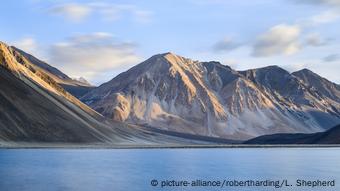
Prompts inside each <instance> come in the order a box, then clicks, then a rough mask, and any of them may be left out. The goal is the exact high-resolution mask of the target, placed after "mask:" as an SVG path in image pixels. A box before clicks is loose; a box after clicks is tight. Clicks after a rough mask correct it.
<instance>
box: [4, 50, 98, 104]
mask: <svg viewBox="0 0 340 191" xmlns="http://www.w3.org/2000/svg"><path fill="white" fill-rule="evenodd" d="M11 49H12V50H13V53H14V54H20V55H21V56H22V57H24V58H25V59H26V60H27V61H28V62H30V63H31V64H32V66H31V67H34V68H39V70H41V71H44V72H45V73H46V74H48V75H49V76H50V77H51V78H52V79H53V80H54V81H56V82H57V83H58V84H59V85H60V86H61V87H63V88H64V89H65V90H66V91H68V92H69V93H71V94H72V95H73V96H75V97H77V98H79V97H81V96H83V95H84V94H85V93H87V92H89V91H90V90H91V89H93V88H94V86H92V85H91V84H90V83H88V82H87V81H86V80H85V79H84V78H79V79H72V78H70V77H69V76H67V75H66V74H64V73H63V72H61V71H60V70H58V69H57V68H55V67H53V66H50V65H49V64H47V63H46V62H44V61H41V60H39V59H38V58H36V57H34V56H32V55H31V54H28V53H26V52H24V51H22V50H20V49H18V48H16V47H13V46H12V47H11Z"/></svg>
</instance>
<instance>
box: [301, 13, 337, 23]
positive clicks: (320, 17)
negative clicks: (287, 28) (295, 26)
mask: <svg viewBox="0 0 340 191" xmlns="http://www.w3.org/2000/svg"><path fill="white" fill-rule="evenodd" d="M339 19H340V12H339V10H338V11H335V10H327V11H324V12H321V13H320V14H317V15H314V16H312V17H309V18H305V19H301V20H298V23H299V25H300V26H303V27H315V26H319V25H321V24H328V23H333V22H336V21H338V20H339Z"/></svg>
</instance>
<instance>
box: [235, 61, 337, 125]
mask: <svg viewBox="0 0 340 191" xmlns="http://www.w3.org/2000/svg"><path fill="white" fill-rule="evenodd" d="M241 73H242V74H243V75H244V76H245V77H246V78H248V79H249V80H251V81H252V82H253V83H255V84H256V85H257V87H259V89H260V90H261V91H262V92H263V93H265V94H266V95H267V96H268V97H269V98H270V99H271V100H273V101H274V102H276V103H277V106H278V107H280V108H281V109H287V110H288V111H289V112H290V113H292V114H293V115H296V116H299V117H300V118H303V120H304V121H305V122H306V123H308V125H309V126H311V127H318V126H319V127H321V128H324V129H327V128H330V127H332V126H334V125H336V124H338V123H339V116H340V112H339V109H340V100H339V98H340V97H339V96H340V93H339V90H340V86H339V85H336V84H334V83H331V82H329V81H328V80H326V79H324V78H322V77H320V76H318V75H316V74H315V73H313V72H311V71H309V70H307V69H304V70H301V71H297V72H294V73H292V74H290V73H288V72H287V71H286V70H284V69H282V68H279V67H278V66H268V67H265V68H259V69H253V70H247V71H242V72H241ZM282 106H284V107H282Z"/></svg>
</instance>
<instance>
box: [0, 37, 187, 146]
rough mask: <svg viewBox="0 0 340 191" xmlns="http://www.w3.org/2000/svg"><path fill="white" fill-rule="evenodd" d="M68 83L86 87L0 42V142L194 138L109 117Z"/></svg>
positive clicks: (143, 141)
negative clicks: (76, 94)
mask: <svg viewBox="0 0 340 191" xmlns="http://www.w3.org/2000/svg"><path fill="white" fill-rule="evenodd" d="M28 58H29V59H28ZM65 84H67V85H69V86H74V87H77V86H78V85H84V83H83V82H78V81H75V80H72V79H71V78H69V77H67V76H66V75H65V74H63V73H62V72H60V71H59V70H57V69H55V68H53V67H51V66H49V65H48V64H46V63H44V62H41V61H39V60H38V59H36V58H34V57H32V56H30V55H28V54H25V53H23V52H22V51H20V50H18V49H17V48H15V47H10V46H7V45H6V44H5V43H2V42H0V145H2V144H4V145H8V144H9V145H12V144H15V145H28V144H29V143H46V142H48V143H64V144H91V145H92V144H100V145H102V144H105V145H129V144H130V145H131V144H133V145H145V144H146V145H148V144H161V143H162V144H166V143H167V144H170V143H186V144H189V143H191V142H192V141H188V140H184V139H183V138H175V137H171V136H167V135H164V134H159V133H153V132H149V131H145V130H143V129H141V128H136V127H135V126H131V125H127V124H124V123H120V122H117V121H112V120H107V119H105V118H104V117H103V116H102V115H101V114H99V113H97V112H96V111H94V110H92V109H91V108H89V107H88V106H87V105H85V104H83V103H82V102H81V101H79V100H78V99H77V98H76V97H74V96H73V95H71V94H70V93H69V92H67V91H66V90H65V89H64V88H63V85H65Z"/></svg>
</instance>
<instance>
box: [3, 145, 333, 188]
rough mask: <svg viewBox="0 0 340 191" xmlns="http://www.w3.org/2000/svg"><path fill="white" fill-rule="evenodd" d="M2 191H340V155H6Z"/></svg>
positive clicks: (277, 151)
mask: <svg viewBox="0 0 340 191" xmlns="http://www.w3.org/2000/svg"><path fill="white" fill-rule="evenodd" d="M297 179H303V180H329V181H331V180H335V187H322V188H320V187H317V188H315V187H314V188H311V187H297V186H296V180H297ZM152 180H157V183H158V184H157V186H152V185H151V181H152ZM165 180H169V181H172V180H175V181H181V180H183V181H184V180H187V181H189V182H190V183H192V182H191V181H195V180H203V181H215V183H216V181H221V183H222V182H223V181H224V180H226V181H232V180H238V181H241V180H242V181H246V180H259V181H260V180H263V181H265V180H272V181H276V180H278V181H284V180H287V183H288V184H287V185H292V186H289V187H282V188H275V187H271V186H266V187H263V186H262V187H214V186H210V187H202V186H196V187H193V186H187V187H163V188H162V187H161V184H162V181H165ZM163 183H165V182H163ZM210 183H211V182H210ZM284 183H285V184H286V182H284ZM153 184H154V185H155V184H156V181H154V182H153ZM280 184H281V182H280ZM0 190H1V191H11V190H15V191H16V190H18V191H26V190H27V191H28V190H29V191H40V190H42V191H67V190H76V191H97V190H99V191H101V190H103V191H111V190H112V191H120V190H124V191H134V190H143V191H144V190H145V191H146V190H150V191H152V190H340V149H338V148H270V149H269V148H264V149H263V148H262V149H261V148H249V149H246V148H240V149H140V150H138V149H127V150H110V149H99V150H95V149H93V150H91V149H79V150H78V149H9V150H6V149H0Z"/></svg>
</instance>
